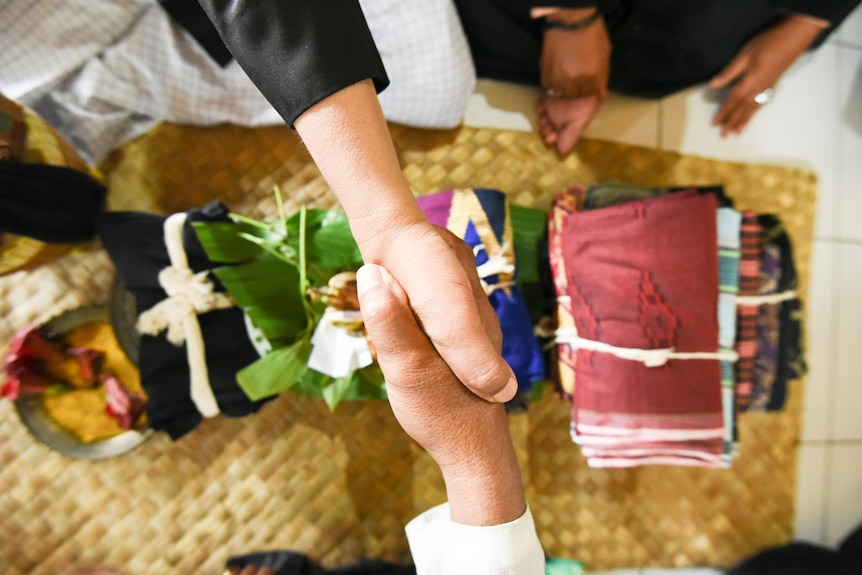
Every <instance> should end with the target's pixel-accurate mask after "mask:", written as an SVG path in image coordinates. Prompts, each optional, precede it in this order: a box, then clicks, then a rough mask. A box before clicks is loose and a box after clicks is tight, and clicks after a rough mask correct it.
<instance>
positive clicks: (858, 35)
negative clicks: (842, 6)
mask: <svg viewBox="0 0 862 575" xmlns="http://www.w3.org/2000/svg"><path fill="white" fill-rule="evenodd" d="M832 38H834V39H835V40H836V41H838V42H841V43H843V44H849V45H852V46H859V47H860V48H862V6H857V7H856V10H854V11H853V13H851V14H850V15H849V16H848V17H847V19H846V20H844V22H843V23H842V24H841V27H840V28H838V30H836V31H835V34H833V35H832Z"/></svg>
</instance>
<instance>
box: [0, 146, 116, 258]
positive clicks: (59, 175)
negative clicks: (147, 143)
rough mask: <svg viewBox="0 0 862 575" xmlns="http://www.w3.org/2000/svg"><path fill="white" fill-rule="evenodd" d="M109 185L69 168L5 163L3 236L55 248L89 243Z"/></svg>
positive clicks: (0, 193) (1, 172) (0, 205)
mask: <svg viewBox="0 0 862 575" xmlns="http://www.w3.org/2000/svg"><path fill="white" fill-rule="evenodd" d="M105 194H106V189H105V187H104V186H103V185H102V184H100V183H99V182H97V181H96V180H94V179H93V178H91V177H90V176H89V175H88V174H85V173H83V172H79V171H78V170H73V169H72V168H66V167H63V166H50V165H47V164H21V163H18V162H0V232H6V233H11V234H17V235H19V236H27V237H30V238H35V239H37V240H39V241H43V242H48V243H55V244H75V243H80V242H88V241H90V240H92V239H93V238H94V236H95V232H96V228H95V222H96V218H97V217H98V215H99V214H100V213H101V211H102V209H103V206H104V203H105Z"/></svg>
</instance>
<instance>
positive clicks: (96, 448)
mask: <svg viewBox="0 0 862 575" xmlns="http://www.w3.org/2000/svg"><path fill="white" fill-rule="evenodd" d="M96 321H111V314H110V313H109V311H108V308H105V307H87V308H80V309H76V310H72V311H70V312H66V313H64V314H61V315H59V316H57V317H56V318H55V319H53V320H51V321H50V322H48V324H46V327H47V328H48V329H49V330H50V331H51V332H53V333H56V334H58V335H62V334H64V333H68V332H69V331H71V330H73V329H74V328H76V327H78V326H79V325H83V324H86V323H90V322H96ZM117 340H118V342H119V341H120V339H119V337H118V338H117ZM123 349H124V350H125V348H123ZM127 353H128V352H127ZM130 359H131V358H130ZM15 409H16V411H17V412H18V417H19V418H20V419H21V422H22V423H23V424H24V426H25V427H26V428H27V430H28V431H29V432H30V434H31V435H32V436H33V437H34V438H35V439H36V440H38V441H40V442H41V443H43V444H45V445H46V446H48V447H50V448H51V449H53V450H54V451H57V452H59V453H62V454H63V455H65V456H67V457H71V458H73V459H106V458H109V457H116V456H118V455H122V454H123V453H127V452H129V451H131V450H132V449H134V448H136V447H138V446H139V445H141V444H142V443H143V442H145V441H146V440H147V438H148V437H150V435H152V433H153V430H152V429H149V428H144V429H140V430H131V431H126V432H123V433H121V434H120V435H115V436H114V437H110V438H108V439H103V440H101V441H94V442H92V443H83V442H82V441H80V440H79V439H78V438H77V437H75V436H74V435H73V434H72V433H71V432H69V431H66V430H65V429H64V428H62V427H60V426H59V425H58V424H57V423H56V422H55V421H54V420H53V419H51V417H50V416H49V415H48V412H47V411H46V410H45V407H44V405H43V403H42V397H41V396H21V397H19V398H18V399H17V400H16V401H15Z"/></svg>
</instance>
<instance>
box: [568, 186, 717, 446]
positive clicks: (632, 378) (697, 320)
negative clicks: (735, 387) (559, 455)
mask: <svg viewBox="0 0 862 575" xmlns="http://www.w3.org/2000/svg"><path fill="white" fill-rule="evenodd" d="M716 208H717V204H716V200H715V197H714V196H712V195H700V194H697V193H696V192H682V193H679V194H671V195H668V196H664V197H658V198H650V199H646V200H641V201H633V202H628V203H625V204H621V205H618V206H613V207H608V208H604V209H601V210H593V211H587V212H580V213H574V214H571V215H569V216H568V217H567V219H566V222H565V226H564V230H563V237H564V257H565V261H566V263H565V269H566V275H567V278H568V291H569V296H570V298H571V307H572V313H573V315H574V318H575V325H576V327H577V330H578V335H579V336H580V337H581V338H584V339H588V340H593V341H599V342H602V343H606V344H610V345H613V346H616V347H620V348H637V349H661V348H671V347H672V348H674V349H675V351H678V352H709V353H714V352H716V351H717V350H718V349H719V345H718V319H717V307H718V290H717V288H716V286H718V259H717V256H716V248H715V246H716V237H717V233H716ZM575 380H576V381H577V385H576V386H575V395H574V409H575V412H574V424H575V432H576V433H577V434H582V433H586V434H595V433H596V431H597V429H596V427H604V428H607V430H608V432H609V433H610V434H616V433H618V432H619V431H624V430H629V431H631V432H633V433H632V434H628V433H627V434H626V435H634V436H637V431H638V430H643V431H645V432H646V433H647V434H649V435H653V436H655V433H654V431H653V430H664V431H667V430H691V431H692V432H693V434H692V435H693V436H692V437H691V438H692V439H700V440H705V439H711V438H714V437H715V436H716V433H718V434H720V432H721V430H722V429H723V422H722V403H721V383H720V382H721V371H720V366H719V362H718V361H717V360H714V359H694V360H692V359H671V360H670V361H668V362H667V363H666V364H665V365H663V366H660V367H647V366H645V365H644V364H643V363H641V362H638V361H633V360H629V359H620V358H618V357H616V356H614V355H611V354H609V353H605V352H593V351H588V350H584V349H580V350H579V351H578V354H577V360H576V368H575ZM660 438H664V439H669V440H682V439H684V438H685V434H684V433H683V434H676V433H671V434H665V433H664V432H662V433H660V434H659V435H658V436H657V437H654V439H660Z"/></svg>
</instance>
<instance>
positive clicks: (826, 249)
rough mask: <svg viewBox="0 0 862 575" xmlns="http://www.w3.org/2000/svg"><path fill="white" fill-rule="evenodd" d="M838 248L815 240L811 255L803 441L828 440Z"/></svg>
mask: <svg viewBox="0 0 862 575" xmlns="http://www.w3.org/2000/svg"><path fill="white" fill-rule="evenodd" d="M837 250H838V246H837V245H836V244H835V243H833V242H831V241H825V240H815V241H814V247H813V250H812V253H811V274H810V278H811V287H810V289H809V292H808V299H807V301H806V312H805V320H806V323H805V330H806V333H805V339H806V344H807V348H806V356H807V359H808V375H807V376H806V377H805V401H804V403H803V406H804V413H803V422H802V441H825V440H827V439H829V438H830V437H831V435H830V434H831V432H832V423H831V401H830V400H831V399H832V397H833V395H834V375H835V370H834V366H835V356H836V354H835V352H834V346H833V338H834V335H835V310H836V308H835V304H834V295H835V275H836V261H835V260H836V251H837Z"/></svg>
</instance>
